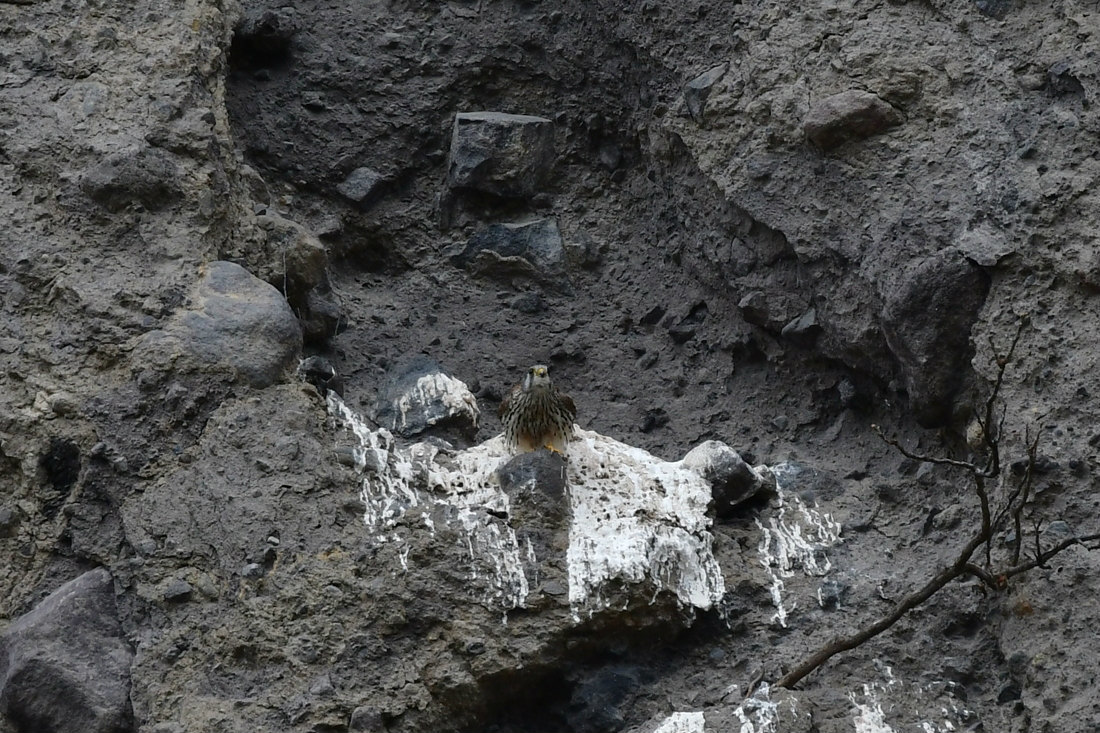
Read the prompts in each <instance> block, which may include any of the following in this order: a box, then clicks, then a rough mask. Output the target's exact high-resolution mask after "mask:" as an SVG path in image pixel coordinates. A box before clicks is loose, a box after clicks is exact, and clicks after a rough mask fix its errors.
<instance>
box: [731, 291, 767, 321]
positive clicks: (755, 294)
mask: <svg viewBox="0 0 1100 733" xmlns="http://www.w3.org/2000/svg"><path fill="white" fill-rule="evenodd" d="M737 307H738V308H740V309H741V316H742V317H743V318H744V319H745V321H747V322H748V323H751V324H753V325H754V326H760V327H761V328H766V327H767V326H768V325H769V323H770V317H769V316H770V311H769V310H768V296H767V295H766V294H765V293H764V292H763V291H760V290H754V291H752V292H751V293H747V294H746V295H745V296H744V297H743V298H741V300H740V302H738V303H737Z"/></svg>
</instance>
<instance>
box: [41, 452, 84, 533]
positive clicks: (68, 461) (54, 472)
mask: <svg viewBox="0 0 1100 733" xmlns="http://www.w3.org/2000/svg"><path fill="white" fill-rule="evenodd" d="M38 464H39V465H40V466H41V467H42V471H43V472H44V473H45V478H46V481H47V483H49V485H50V486H51V487H52V488H53V489H54V490H53V491H52V492H46V493H44V494H43V496H42V512H43V514H45V515H46V516H47V517H48V518H49V519H53V518H54V517H56V516H57V512H58V510H59V509H60V508H61V505H62V504H64V503H65V500H66V499H67V498H68V496H69V490H70V489H72V487H73V485H74V484H75V483H76V480H77V478H79V477H80V448H78V447H77V445H76V443H73V442H72V441H71V440H66V439H64V438H51V439H50V447H49V450H47V451H46V452H45V453H44V454H43V455H42V457H41V458H39V459H38Z"/></svg>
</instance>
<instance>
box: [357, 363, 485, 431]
mask: <svg viewBox="0 0 1100 733" xmlns="http://www.w3.org/2000/svg"><path fill="white" fill-rule="evenodd" d="M480 414H481V413H480V411H479V410H478V406H477V398H475V397H474V395H473V393H472V392H470V389H469V388H468V387H467V386H466V385H465V384H464V383H463V382H462V381H461V380H458V379H455V378H454V377H452V376H450V375H448V374H446V373H445V372H444V371H443V369H442V368H441V367H440V366H439V364H437V363H436V362H434V361H432V360H431V359H428V358H426V357H418V358H416V359H413V360H412V361H410V362H408V363H407V364H405V365H403V366H400V367H398V368H397V369H396V370H395V371H394V373H393V374H392V376H391V377H390V378H389V380H388V381H387V383H386V385H385V386H384V387H383V388H382V391H381V393H380V394H379V395H378V399H377V401H376V402H375V408H374V419H375V421H376V422H378V424H380V425H382V426H383V427H385V428H386V429H388V430H391V431H393V432H395V433H397V434H399V435H402V436H404V437H412V436H414V435H419V434H420V433H423V432H424V431H425V430H428V429H429V428H432V427H435V426H437V425H447V426H451V427H458V428H459V430H460V431H462V432H463V433H466V434H472V433H474V432H476V431H477V425H478V419H479V417H480Z"/></svg>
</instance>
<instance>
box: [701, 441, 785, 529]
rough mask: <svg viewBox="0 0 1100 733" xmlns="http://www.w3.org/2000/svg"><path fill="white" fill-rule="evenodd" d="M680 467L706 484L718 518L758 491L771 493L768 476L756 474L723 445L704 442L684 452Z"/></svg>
mask: <svg viewBox="0 0 1100 733" xmlns="http://www.w3.org/2000/svg"><path fill="white" fill-rule="evenodd" d="M684 465H685V466H687V467H688V468H691V469H693V470H695V471H696V472H698V473H699V475H701V476H702V477H703V478H705V479H706V480H707V481H709V482H710V487H711V497H712V505H711V507H712V509H713V511H714V513H715V515H716V516H718V517H728V516H730V515H732V514H734V513H735V512H734V510H735V509H736V507H737V506H739V505H740V504H743V503H744V502H746V501H748V500H749V499H751V498H753V497H754V496H756V495H757V494H759V493H761V492H767V491H770V492H772V493H774V492H775V479H774V477H772V475H771V473H770V472H768V471H766V470H764V471H758V470H757V469H754V468H753V467H752V466H750V465H749V464H748V463H746V462H745V460H744V459H743V458H741V456H740V454H738V452H737V451H735V450H734V449H733V448H730V447H729V446H728V445H726V444H725V443H721V442H719V441H717V440H708V441H706V442H705V443H701V444H699V445H698V446H696V447H695V448H692V449H691V450H690V451H688V453H687V455H685V456H684Z"/></svg>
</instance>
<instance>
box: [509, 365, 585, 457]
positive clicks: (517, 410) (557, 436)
mask: <svg viewBox="0 0 1100 733" xmlns="http://www.w3.org/2000/svg"><path fill="white" fill-rule="evenodd" d="M498 414H499V415H500V421H501V422H502V423H503V424H504V440H505V441H506V442H507V443H508V447H509V448H510V449H511V450H512V451H514V452H516V453H529V452H530V451H533V450H538V449H539V448H546V449H547V450H550V451H554V452H556V453H562V452H564V450H565V446H566V444H567V443H568V442H569V441H571V440H572V439H573V421H574V420H576V419H577V408H576V406H574V405H573V399H572V398H571V397H570V396H569V395H567V394H562V393H561V392H559V391H558V389H557V388H556V387H555V386H554V385H553V384H552V383H551V381H550V373H549V370H548V369H547V367H545V366H543V365H542V364H536V365H535V366H533V367H531V368H530V369H528V370H527V374H525V375H524V377H523V381H522V382H520V383H519V384H517V385H516V386H515V387H512V391H511V392H509V393H508V396H507V397H505V398H504V401H503V402H501V403H500V411H499V413H498Z"/></svg>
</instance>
